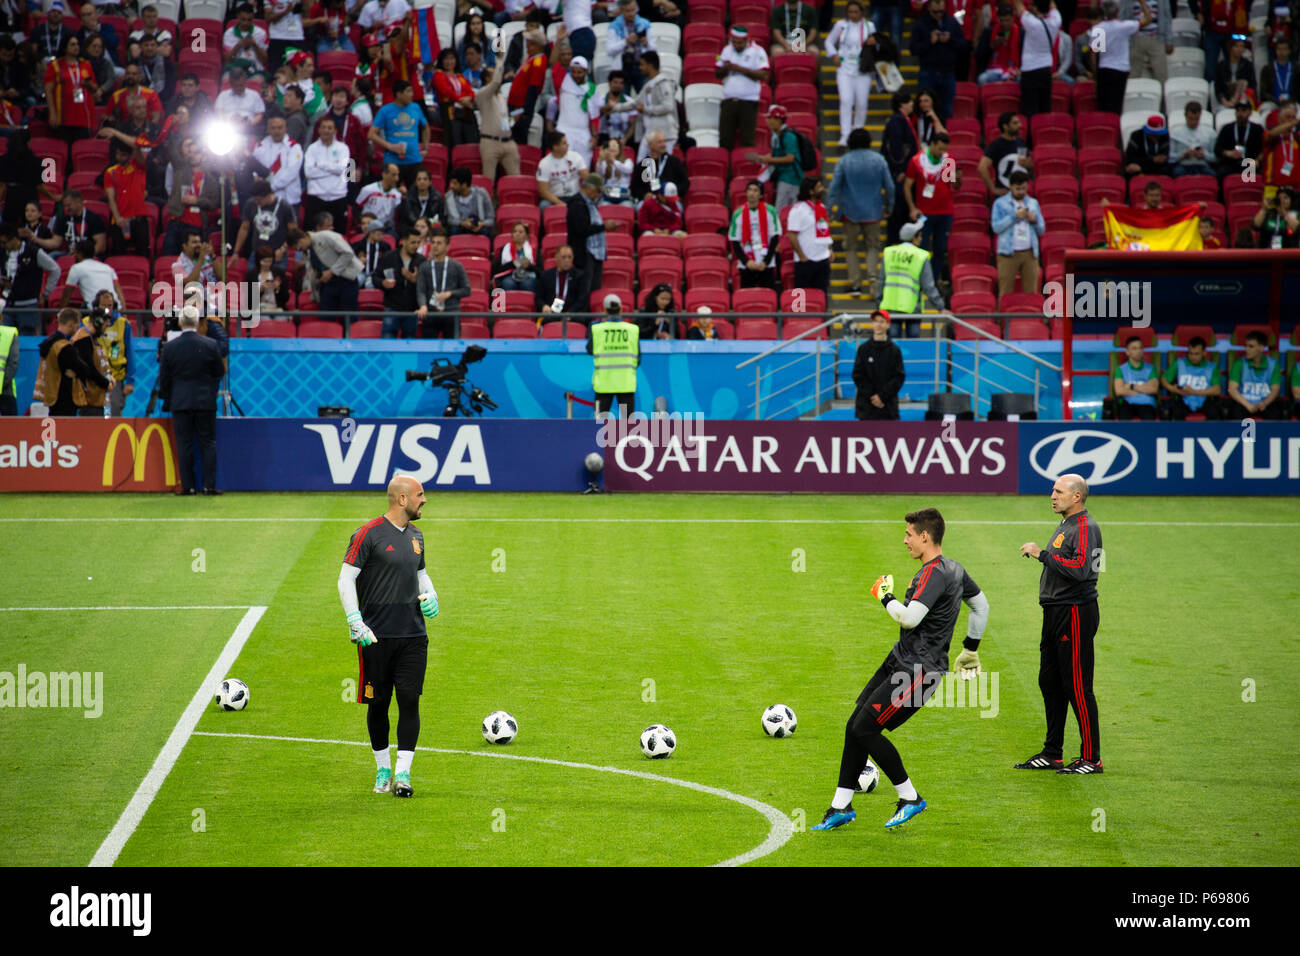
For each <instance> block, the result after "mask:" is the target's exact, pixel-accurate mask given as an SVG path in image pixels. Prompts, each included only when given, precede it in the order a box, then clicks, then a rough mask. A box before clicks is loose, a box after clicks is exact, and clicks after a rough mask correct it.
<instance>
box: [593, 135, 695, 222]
mask: <svg viewBox="0 0 1300 956" xmlns="http://www.w3.org/2000/svg"><path fill="white" fill-rule="evenodd" d="M591 171H592V172H593V173H596V174H597V175H598V176H600V178H601V179H603V180H605V199H604V201H605V202H607V203H609V204H611V205H619V204H621V203H626V202H629V201H630V200H631V198H632V157H631V156H628V157H624V155H623V144H622V142H621V141H619V140H617V139H610V138H608V137H606V136H604V135H602V136H601V137H600V139H598V140H597V146H596V161H595V163H593V164H592V169H591ZM673 188H674V189H676V186H675V185H674V187H673Z"/></svg>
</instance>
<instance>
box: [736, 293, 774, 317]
mask: <svg viewBox="0 0 1300 956" xmlns="http://www.w3.org/2000/svg"><path fill="white" fill-rule="evenodd" d="M777 304H778V303H777V298H776V292H774V291H773V290H771V289H737V290H736V291H735V292H733V293H732V294H731V309H732V311H733V312H755V313H759V314H764V315H771V314H773V313H774V312H776V311H777Z"/></svg>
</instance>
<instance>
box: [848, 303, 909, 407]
mask: <svg viewBox="0 0 1300 956" xmlns="http://www.w3.org/2000/svg"><path fill="white" fill-rule="evenodd" d="M889 321H890V316H889V313H888V312H887V311H885V310H883V309H877V310H876V311H875V312H872V313H871V338H869V339H867V340H866V341H865V342H863V343H862V344H861V345H859V346H858V351H857V355H856V356H855V357H854V360H853V384H854V386H855V387H856V388H857V397H856V398H855V399H854V401H853V406H854V408H853V413H854V416H855V417H856V418H857V419H858V420H859V421H876V422H896V421H898V393H899V392H900V391H901V390H902V388H903V382H905V381H906V380H907V372H906V370H905V369H904V368H903V352H902V350H901V349H900V348H899V347H898V345H897V344H896V343H894V342H892V341H890V339H889Z"/></svg>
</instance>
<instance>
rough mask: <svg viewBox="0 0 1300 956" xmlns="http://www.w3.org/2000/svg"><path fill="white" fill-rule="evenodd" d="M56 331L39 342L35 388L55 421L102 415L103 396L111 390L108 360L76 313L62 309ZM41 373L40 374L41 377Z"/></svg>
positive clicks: (38, 396) (57, 320)
mask: <svg viewBox="0 0 1300 956" xmlns="http://www.w3.org/2000/svg"><path fill="white" fill-rule="evenodd" d="M55 323H56V325H55V329H54V331H53V332H51V333H50V334H49V336H48V337H47V338H46V339H45V341H43V342H41V345H40V350H39V354H40V356H41V364H40V371H38V372H37V381H36V388H37V390H39V392H40V394H39V395H37V396H34V397H37V398H43V399H44V401H45V403H46V404H47V405H49V409H50V415H52V416H54V417H56V418H57V417H64V416H68V417H71V416H74V415H95V414H98V415H100V416H102V415H103V414H104V403H103V394H104V393H105V392H107V391H108V390H109V389H110V388H112V387H113V381H112V378H111V377H110V372H109V368H108V359H107V357H106V356H105V355H104V353H103V350H102V349H97V348H95V341H94V337H93V336H92V335H91V333H90V331H89V330H88V329H85V328H84V327H83V326H82V323H81V317H80V316H79V315H78V313H77V310H76V309H69V308H66V307H63V308H61V309H60V311H59V314H58V317H57V319H56V320H55ZM42 373H43V374H42Z"/></svg>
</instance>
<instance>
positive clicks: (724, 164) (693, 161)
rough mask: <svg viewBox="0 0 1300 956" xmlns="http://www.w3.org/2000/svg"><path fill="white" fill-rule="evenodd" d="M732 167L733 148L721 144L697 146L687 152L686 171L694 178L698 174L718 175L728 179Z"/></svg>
mask: <svg viewBox="0 0 1300 956" xmlns="http://www.w3.org/2000/svg"><path fill="white" fill-rule="evenodd" d="M730 169H731V150H729V149H723V148H722V147H720V146H696V147H694V148H692V149H691V151H690V152H688V153H687V154H686V172H687V174H688V175H689V176H690V177H691V179H692V180H694V179H695V177H696V176H717V177H718V178H720V179H726V178H727V176H728V175H729V170H730Z"/></svg>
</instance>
